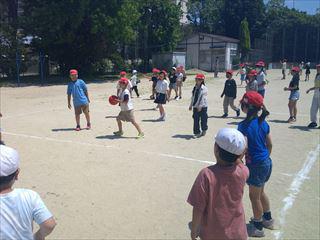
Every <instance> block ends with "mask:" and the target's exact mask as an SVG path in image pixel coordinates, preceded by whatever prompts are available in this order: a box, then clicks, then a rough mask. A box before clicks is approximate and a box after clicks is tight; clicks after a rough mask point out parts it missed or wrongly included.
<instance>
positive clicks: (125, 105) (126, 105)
mask: <svg viewBox="0 0 320 240" xmlns="http://www.w3.org/2000/svg"><path fill="white" fill-rule="evenodd" d="M125 95H128V97H129V100H128V102H126V103H120V108H121V111H129V110H132V109H133V104H132V99H131V96H130V92H129V90H128V89H125V90H124V91H121V92H120V93H119V99H120V100H121V101H123V100H124V96H125Z"/></svg>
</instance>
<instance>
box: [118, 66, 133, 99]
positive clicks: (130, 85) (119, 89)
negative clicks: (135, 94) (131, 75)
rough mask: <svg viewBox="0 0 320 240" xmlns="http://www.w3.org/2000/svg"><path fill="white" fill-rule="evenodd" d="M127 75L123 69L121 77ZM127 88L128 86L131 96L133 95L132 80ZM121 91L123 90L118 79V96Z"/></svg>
mask: <svg viewBox="0 0 320 240" xmlns="http://www.w3.org/2000/svg"><path fill="white" fill-rule="evenodd" d="M126 76H127V73H126V72H125V71H121V72H120V79H121V78H126ZM127 88H128V90H129V92H130V96H131V97H132V84H131V82H130V81H129V82H128V85H127ZM120 91H121V87H120V84H119V81H118V83H117V96H118V95H119V93H120Z"/></svg>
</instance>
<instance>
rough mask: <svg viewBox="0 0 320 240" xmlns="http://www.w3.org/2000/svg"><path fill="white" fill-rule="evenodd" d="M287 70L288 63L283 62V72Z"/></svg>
mask: <svg viewBox="0 0 320 240" xmlns="http://www.w3.org/2000/svg"><path fill="white" fill-rule="evenodd" d="M286 69H287V63H286V62H283V63H282V70H286Z"/></svg>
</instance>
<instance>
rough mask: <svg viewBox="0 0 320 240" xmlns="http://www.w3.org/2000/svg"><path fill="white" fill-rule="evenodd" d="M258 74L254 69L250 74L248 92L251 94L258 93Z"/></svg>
mask: <svg viewBox="0 0 320 240" xmlns="http://www.w3.org/2000/svg"><path fill="white" fill-rule="evenodd" d="M257 74H258V73H257V71H256V70H254V69H253V70H251V71H250V72H249V74H248V80H247V81H246V82H247V86H246V92H249V91H255V92H257V91H258V82H257V80H256V78H257Z"/></svg>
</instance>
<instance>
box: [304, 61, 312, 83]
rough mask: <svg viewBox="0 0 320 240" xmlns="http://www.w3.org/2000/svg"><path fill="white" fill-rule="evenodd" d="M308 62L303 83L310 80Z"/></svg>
mask: <svg viewBox="0 0 320 240" xmlns="http://www.w3.org/2000/svg"><path fill="white" fill-rule="evenodd" d="M310 73H311V72H310V62H307V64H306V79H305V82H306V81H309V80H310Z"/></svg>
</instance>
